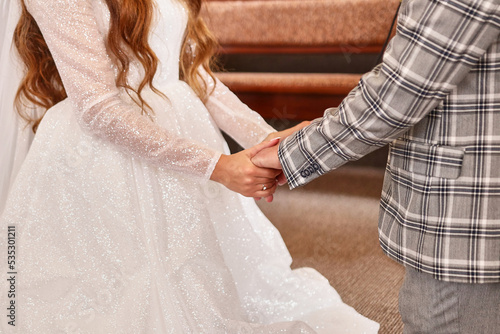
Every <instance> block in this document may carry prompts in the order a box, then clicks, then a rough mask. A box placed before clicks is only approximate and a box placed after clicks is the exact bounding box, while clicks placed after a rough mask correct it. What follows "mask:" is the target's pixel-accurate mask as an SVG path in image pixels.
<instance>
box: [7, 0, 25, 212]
mask: <svg viewBox="0 0 500 334" xmlns="http://www.w3.org/2000/svg"><path fill="white" fill-rule="evenodd" d="M0 1H1V7H0V10H1V13H0V214H1V213H2V212H3V209H4V206H5V202H6V200H7V194H8V191H9V187H10V184H11V182H12V181H13V179H14V177H15V176H16V174H17V172H18V170H19V168H20V167H21V164H22V162H23V160H24V158H25V156H26V154H27V152H28V149H29V146H30V144H31V141H32V139H33V132H32V131H31V127H29V126H28V127H26V124H25V122H24V121H23V120H22V119H21V118H20V117H18V116H17V113H16V111H15V110H14V97H15V95H16V91H17V88H18V87H19V83H20V81H21V77H22V73H23V71H22V66H21V64H20V61H19V59H18V56H17V54H16V52H15V48H14V47H13V46H12V37H13V34H14V29H15V27H16V24H17V21H18V20H19V16H20V9H19V2H18V1H17V0H0Z"/></svg>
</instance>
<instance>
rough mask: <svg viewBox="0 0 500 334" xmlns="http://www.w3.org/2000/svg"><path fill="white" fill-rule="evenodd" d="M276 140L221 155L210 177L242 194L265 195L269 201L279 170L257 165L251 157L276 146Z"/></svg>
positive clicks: (277, 140)
mask: <svg viewBox="0 0 500 334" xmlns="http://www.w3.org/2000/svg"><path fill="white" fill-rule="evenodd" d="M278 142H279V138H276V139H273V140H271V141H264V142H262V143H260V144H258V145H256V146H254V147H252V148H249V149H247V150H244V151H241V152H238V153H235V154H231V155H222V156H221V157H220V159H219V161H218V162H217V165H216V166H215V169H214V171H213V173H212V176H211V177H210V179H211V180H213V181H216V182H219V183H221V184H223V185H224V186H226V188H228V189H230V190H233V191H236V192H238V193H240V194H242V195H243V196H247V197H258V198H260V197H265V198H266V199H267V201H268V202H271V201H272V200H273V194H274V192H275V191H276V186H277V183H276V177H277V176H278V175H279V174H280V173H281V170H276V169H269V168H262V167H257V166H255V165H254V164H253V163H252V161H251V159H252V158H253V157H254V156H255V155H256V154H257V153H258V152H259V151H261V150H263V149H266V148H268V147H271V146H277V145H276V144H277V143H278Z"/></svg>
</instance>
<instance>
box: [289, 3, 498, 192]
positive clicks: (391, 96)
mask: <svg viewBox="0 0 500 334" xmlns="http://www.w3.org/2000/svg"><path fill="white" fill-rule="evenodd" d="M498 7H499V4H498V0H495V1H487V0H486V1H485V0H431V1H429V0H408V1H403V4H402V7H401V11H400V14H399V17H398V28H397V33H396V35H395V37H394V38H393V39H392V40H391V42H390V44H389V46H388V50H387V51H386V53H385V55H384V59H383V63H382V64H381V66H378V67H376V68H375V69H374V70H372V71H371V72H370V73H368V74H366V75H364V76H363V77H362V79H361V81H360V82H359V84H358V86H357V87H356V88H355V89H354V90H353V91H352V92H351V93H350V94H349V95H348V96H347V97H346V98H345V99H344V101H343V102H342V103H341V105H340V106H339V107H338V108H330V109H327V110H326V111H325V114H324V117H323V118H321V119H317V120H315V121H314V122H313V124H311V125H310V126H308V127H306V128H304V129H303V130H301V131H299V132H298V133H297V134H296V135H294V136H291V137H289V138H286V139H285V140H284V141H283V142H282V143H281V145H280V149H279V159H280V162H281V165H282V166H283V171H284V173H285V175H286V177H287V180H288V183H289V186H290V188H295V187H297V186H301V185H304V184H306V183H307V182H309V181H311V180H313V179H314V178H316V177H318V176H320V175H322V174H324V173H327V172H329V171H331V170H332V169H335V168H337V167H339V166H341V165H342V164H344V163H346V162H347V161H350V160H356V159H359V158H361V157H362V156H364V155H366V154H367V153H369V152H371V151H374V150H376V149H377V148H379V147H381V146H384V145H386V144H387V143H390V142H392V141H393V140H395V139H397V138H398V137H400V136H401V135H402V134H403V133H404V132H406V131H408V129H409V128H410V127H412V126H414V125H415V124H417V123H418V122H419V121H421V120H422V119H423V118H424V117H425V116H426V115H428V114H429V113H430V112H431V111H432V110H433V109H434V108H436V107H437V106H438V105H439V104H440V103H441V102H442V101H443V100H444V99H445V98H446V97H447V96H448V95H449V94H450V93H451V92H453V90H454V89H456V87H457V85H458V84H459V83H460V82H461V81H462V80H463V79H464V78H465V77H466V76H467V74H468V73H469V72H470V71H471V69H472V68H474V67H475V66H477V64H478V62H479V60H480V59H481V57H482V56H483V55H484V54H485V52H486V50H487V49H488V48H489V47H490V46H491V45H492V44H493V43H494V42H496V40H497V37H498V34H499V27H500V17H499V9H498ZM492 66H500V65H498V64H495V65H492Z"/></svg>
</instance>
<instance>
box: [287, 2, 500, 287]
mask: <svg viewBox="0 0 500 334" xmlns="http://www.w3.org/2000/svg"><path fill="white" fill-rule="evenodd" d="M499 31H500V0H403V3H402V6H401V10H400V13H399V16H398V26H397V32H396V35H395V37H394V38H393V39H392V40H391V43H390V44H389V46H388V49H387V51H386V53H385V54H384V59H383V63H382V64H381V65H380V66H377V67H376V68H375V69H373V70H372V71H371V72H370V73H368V74H366V75H364V76H363V78H362V79H361V81H360V82H359V84H358V86H357V87H356V88H355V89H354V90H353V91H352V92H351V93H350V94H349V95H348V96H347V97H346V98H345V100H344V101H343V102H342V103H341V105H340V106H339V107H338V108H330V109H327V110H326V111H325V114H324V117H323V118H320V119H316V120H314V121H313V123H312V124H311V125H310V126H308V127H306V128H304V129H303V130H301V131H299V132H298V133H296V134H295V135H293V136H290V137H288V138H286V139H285V140H284V141H283V142H282V143H281V144H280V148H279V159H280V162H281V164H282V166H283V171H284V173H285V175H286V177H287V179H288V181H289V185H290V187H291V188H294V187H297V186H300V185H303V184H305V183H307V182H309V181H311V180H313V179H314V178H316V177H318V176H320V175H322V174H324V173H327V172H328V171H330V170H332V169H334V168H337V167H339V166H340V165H342V164H344V163H345V162H347V161H350V160H356V159H358V158H360V157H362V156H363V155H365V154H367V153H369V152H371V151H373V150H375V149H377V148H379V147H381V146H383V145H385V144H387V143H390V151H389V159H388V164H387V168H386V174H385V180H384V186H383V192H382V198H381V209H380V220H379V237H380V243H381V246H382V248H383V250H384V252H385V253H386V254H387V255H388V256H390V257H391V258H393V259H395V260H396V261H399V262H401V263H403V264H404V265H408V266H411V267H413V268H415V269H417V270H419V271H421V272H426V273H429V274H432V275H433V276H434V277H435V278H436V279H440V280H444V281H453V282H468V283H487V282H500V39H499Z"/></svg>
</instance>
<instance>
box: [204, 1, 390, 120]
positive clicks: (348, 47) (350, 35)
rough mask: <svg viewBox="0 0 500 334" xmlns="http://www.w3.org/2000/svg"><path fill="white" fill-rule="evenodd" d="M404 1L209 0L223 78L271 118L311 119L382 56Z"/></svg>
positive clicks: (336, 100) (208, 17)
mask: <svg viewBox="0 0 500 334" xmlns="http://www.w3.org/2000/svg"><path fill="white" fill-rule="evenodd" d="M398 3H399V0H260V1H253V0H245V1H231V0H227V1H208V2H206V3H205V6H204V7H203V11H202V15H203V17H204V19H205V21H206V22H207V24H208V25H209V28H210V29H211V30H212V31H213V32H214V33H215V34H216V36H217V37H218V39H219V42H220V44H221V62H222V64H223V65H224V67H225V69H226V72H222V73H219V74H218V76H219V78H220V79H221V80H222V81H223V82H224V83H225V84H226V85H227V86H229V88H231V89H232V90H233V91H234V92H235V93H236V94H237V95H238V96H239V97H240V98H241V99H242V100H243V102H245V103H247V104H248V105H249V106H250V107H251V108H252V109H254V110H256V111H258V112H259V113H261V115H263V116H264V118H266V119H290V120H304V119H307V120H310V119H314V118H316V117H320V116H322V115H323V112H324V110H325V109H326V108H328V107H335V106H337V105H338V104H339V103H340V101H342V99H343V98H344V97H345V96H346V95H347V94H348V93H349V91H350V90H351V89H352V88H354V87H355V86H356V84H357V83H358V81H359V79H360V77H361V75H362V74H363V73H366V72H368V71H369V70H370V69H371V68H372V67H373V66H374V65H375V62H376V59H377V58H378V55H379V53H380V50H381V49H382V45H383V43H384V41H385V39H386V37H387V34H388V32H389V28H390V25H391V22H392V18H393V16H394V14H395V11H396V8H397V5H398Z"/></svg>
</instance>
